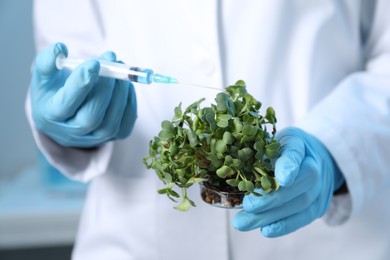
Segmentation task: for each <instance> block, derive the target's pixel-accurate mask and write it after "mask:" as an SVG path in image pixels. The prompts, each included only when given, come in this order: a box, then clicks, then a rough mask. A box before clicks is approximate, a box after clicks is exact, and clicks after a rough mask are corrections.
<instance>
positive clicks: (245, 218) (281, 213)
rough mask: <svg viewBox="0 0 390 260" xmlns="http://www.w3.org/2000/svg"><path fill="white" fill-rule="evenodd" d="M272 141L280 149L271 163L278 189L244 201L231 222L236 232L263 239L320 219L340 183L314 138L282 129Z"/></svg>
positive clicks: (329, 159) (306, 134)
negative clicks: (257, 234) (256, 232)
mask: <svg viewBox="0 0 390 260" xmlns="http://www.w3.org/2000/svg"><path fill="white" fill-rule="evenodd" d="M276 139H277V140H278V141H279V142H280V143H281V145H282V152H281V156H280V157H279V158H278V159H277V160H276V163H275V178H276V180H277V181H278V182H279V184H280V185H281V187H280V189H279V190H278V191H276V192H272V193H269V194H265V195H264V196H262V197H257V196H254V195H249V196H245V197H244V201H243V207H244V210H243V211H240V212H239V213H237V214H236V216H235V218H234V220H233V226H234V227H235V228H236V229H238V230H240V231H249V230H253V229H256V228H260V229H261V233H262V234H263V235H264V236H265V237H278V236H282V235H286V234H289V233H291V232H293V231H295V230H297V229H299V228H301V227H303V226H305V225H308V224H309V223H311V222H312V221H314V220H315V219H317V218H319V217H321V216H323V215H324V214H325V212H326V211H327V210H328V208H329V205H330V202H331V199H332V197H333V193H334V191H335V190H336V189H338V188H339V187H341V185H342V184H343V182H344V177H343V176H342V174H341V172H340V170H339V169H338V167H337V165H336V163H335V162H334V160H333V158H332V157H331V155H330V154H329V152H328V150H327V149H326V148H325V147H324V145H323V144H322V143H320V141H318V140H317V138H315V137H314V136H311V135H310V134H308V133H306V132H304V131H302V130H301V129H298V128H286V129H283V130H282V131H280V132H278V133H277V135H276ZM258 192H259V193H262V191H261V190H258Z"/></svg>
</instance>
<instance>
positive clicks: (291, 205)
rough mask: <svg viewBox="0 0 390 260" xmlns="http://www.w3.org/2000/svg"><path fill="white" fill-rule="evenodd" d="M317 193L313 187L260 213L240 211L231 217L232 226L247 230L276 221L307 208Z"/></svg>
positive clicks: (316, 189)
mask: <svg viewBox="0 0 390 260" xmlns="http://www.w3.org/2000/svg"><path fill="white" fill-rule="evenodd" d="M318 194H319V192H318V188H314V187H313V188H311V189H310V190H309V191H307V192H305V193H303V194H301V195H299V196H298V197H296V198H294V199H292V200H290V201H288V202H287V203H286V204H284V205H281V206H279V207H276V208H272V209H269V210H266V211H263V212H261V213H249V212H247V211H244V210H243V211H240V212H239V213H237V214H236V216H235V217H234V219H233V226H234V227H235V228H236V229H238V230H240V231H249V230H253V229H256V228H261V227H263V226H267V225H270V224H272V223H274V222H278V221H280V220H282V219H285V218H288V217H289V216H292V215H295V214H297V213H299V212H301V211H304V210H305V209H307V208H308V207H309V206H310V205H311V204H312V203H313V202H314V201H315V200H316V198H317V197H318Z"/></svg>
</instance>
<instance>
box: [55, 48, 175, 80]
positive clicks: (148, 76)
mask: <svg viewBox="0 0 390 260" xmlns="http://www.w3.org/2000/svg"><path fill="white" fill-rule="evenodd" d="M98 61H99V63H100V71H99V75H100V76H102V77H108V78H115V79H120V80H128V81H131V82H138V83H142V84H151V83H153V82H155V83H163V84H177V83H179V81H178V80H177V79H175V78H172V77H169V76H165V75H162V74H156V73H154V72H153V70H152V69H143V68H139V67H132V66H129V65H126V64H123V63H116V62H109V61H103V60H98ZM83 62H85V60H83V59H71V58H67V57H65V55H63V54H60V55H58V56H57V59H56V66H57V68H58V69H59V70H61V69H64V68H67V69H69V70H74V69H75V68H76V67H77V66H79V65H80V64H81V63H83Z"/></svg>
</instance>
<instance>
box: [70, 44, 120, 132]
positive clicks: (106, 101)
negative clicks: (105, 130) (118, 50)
mask: <svg viewBox="0 0 390 260" xmlns="http://www.w3.org/2000/svg"><path fill="white" fill-rule="evenodd" d="M115 59H116V56H115V53H113V52H110V51H108V52H105V53H104V54H102V55H101V56H99V60H107V61H115ZM99 68H100V66H99ZM114 85H115V80H114V79H110V78H104V77H99V78H98V79H97V81H96V82H95V84H94V86H93V88H92V89H91V91H90V93H89V94H88V96H87V97H86V100H84V102H83V104H82V105H81V107H80V108H79V109H78V111H77V112H76V114H75V115H74V117H73V118H71V119H70V120H68V124H69V133H70V134H72V135H76V136H82V135H86V134H90V133H92V132H93V131H95V130H97V129H99V128H100V126H101V124H102V123H103V119H104V116H105V114H106V111H107V109H108V107H109V105H110V102H111V98H112V94H113V91H114Z"/></svg>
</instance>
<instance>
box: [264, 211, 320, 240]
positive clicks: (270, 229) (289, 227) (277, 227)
mask: <svg viewBox="0 0 390 260" xmlns="http://www.w3.org/2000/svg"><path fill="white" fill-rule="evenodd" d="M318 217H319V216H318V213H317V210H316V205H315V203H313V204H312V205H311V206H310V207H308V208H307V209H305V210H304V211H301V212H299V213H297V214H295V215H292V216H289V217H287V218H285V219H282V220H280V221H278V222H274V223H272V224H270V225H267V226H263V227H262V228H261V233H262V234H263V236H265V237H269V238H272V237H280V236H284V235H287V234H290V233H292V232H294V231H296V230H298V229H300V228H302V227H304V226H306V225H308V224H310V223H311V222H313V221H314V220H315V219H317V218H318Z"/></svg>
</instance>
